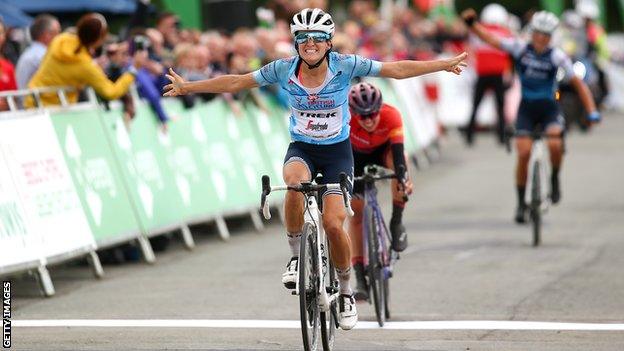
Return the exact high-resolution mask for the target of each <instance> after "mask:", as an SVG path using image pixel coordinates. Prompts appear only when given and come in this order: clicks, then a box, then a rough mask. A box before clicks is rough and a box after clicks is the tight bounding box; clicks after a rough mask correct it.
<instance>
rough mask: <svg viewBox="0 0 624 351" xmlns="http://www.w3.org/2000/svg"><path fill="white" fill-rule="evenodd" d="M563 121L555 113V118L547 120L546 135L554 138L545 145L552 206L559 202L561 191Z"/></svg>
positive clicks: (549, 139)
mask: <svg viewBox="0 0 624 351" xmlns="http://www.w3.org/2000/svg"><path fill="white" fill-rule="evenodd" d="M564 123H565V122H564V120H563V117H562V116H561V115H559V114H558V113H557V115H556V116H555V117H549V118H547V120H546V122H545V125H546V128H545V129H546V134H547V135H548V136H552V137H555V138H548V140H547V145H548V150H549V153H550V163H551V166H552V173H551V175H550V198H551V200H552V202H553V203H554V204H556V203H558V202H559V201H560V200H561V190H560V188H559V171H560V170H561V163H562V161H563V130H564Z"/></svg>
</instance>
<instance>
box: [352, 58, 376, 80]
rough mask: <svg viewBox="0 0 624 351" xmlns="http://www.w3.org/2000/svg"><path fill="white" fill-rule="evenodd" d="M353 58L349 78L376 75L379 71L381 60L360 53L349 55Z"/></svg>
mask: <svg viewBox="0 0 624 351" xmlns="http://www.w3.org/2000/svg"><path fill="white" fill-rule="evenodd" d="M350 56H351V58H352V59H353V69H352V73H351V78H355V77H376V76H378V75H379V71H381V62H379V61H375V60H371V59H369V58H366V57H362V56H360V55H350Z"/></svg>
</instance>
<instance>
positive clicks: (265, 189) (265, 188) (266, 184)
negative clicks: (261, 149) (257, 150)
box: [260, 175, 271, 219]
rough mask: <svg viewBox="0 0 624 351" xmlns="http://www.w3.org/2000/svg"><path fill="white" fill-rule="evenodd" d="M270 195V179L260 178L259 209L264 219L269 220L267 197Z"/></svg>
mask: <svg viewBox="0 0 624 351" xmlns="http://www.w3.org/2000/svg"><path fill="white" fill-rule="evenodd" d="M270 193H271V179H270V178H269V176H268V175H263V176H262V197H261V200H260V208H262V215H263V216H264V218H265V219H271V209H270V207H269V201H268V197H269V194H270Z"/></svg>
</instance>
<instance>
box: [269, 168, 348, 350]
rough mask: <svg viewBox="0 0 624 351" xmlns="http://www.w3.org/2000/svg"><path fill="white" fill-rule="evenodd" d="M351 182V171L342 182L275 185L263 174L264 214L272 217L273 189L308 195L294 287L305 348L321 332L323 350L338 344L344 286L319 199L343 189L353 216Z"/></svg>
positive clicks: (313, 347) (309, 347)
mask: <svg viewBox="0 0 624 351" xmlns="http://www.w3.org/2000/svg"><path fill="white" fill-rule="evenodd" d="M317 179H318V178H317ZM347 182H348V178H347V175H346V174H344V173H341V174H340V183H333V184H318V181H315V182H303V183H301V184H298V185H293V186H290V185H278V186H271V181H270V178H269V176H267V175H263V176H262V197H261V200H260V207H261V208H262V214H263V215H264V218H266V219H270V218H271V213H270V210H269V202H268V200H267V197H268V196H269V194H270V193H271V192H273V191H283V190H292V191H297V192H300V193H302V194H303V195H304V199H305V209H304V224H303V230H302V233H301V247H300V250H299V261H298V262H299V263H298V267H297V279H296V283H295V290H294V291H293V295H299V314H300V317H301V334H302V337H303V348H304V350H305V351H315V350H317V348H318V341H319V336H320V337H321V341H322V345H323V350H325V351H330V350H331V349H332V347H333V345H334V339H335V335H336V329H337V328H338V309H337V302H338V296H339V294H340V290H339V286H338V276H337V275H336V270H335V268H334V264H333V263H332V260H331V256H330V250H329V242H328V240H327V236H326V235H325V231H324V230H323V225H322V219H321V211H322V202H320V201H318V200H317V199H321V198H320V197H319V194H320V192H322V191H325V190H335V189H337V190H340V191H342V196H343V200H344V205H345V208H346V210H347V213H348V214H349V215H350V216H353V210H351V203H350V199H349V194H348V190H347V189H348V188H347Z"/></svg>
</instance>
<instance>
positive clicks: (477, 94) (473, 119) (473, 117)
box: [466, 76, 487, 145]
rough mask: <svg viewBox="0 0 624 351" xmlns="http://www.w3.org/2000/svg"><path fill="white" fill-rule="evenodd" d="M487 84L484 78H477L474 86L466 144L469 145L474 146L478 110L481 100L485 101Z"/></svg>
mask: <svg viewBox="0 0 624 351" xmlns="http://www.w3.org/2000/svg"><path fill="white" fill-rule="evenodd" d="M486 88H487V86H486V82H485V80H484V79H483V77H482V76H479V77H477V81H476V83H475V86H474V96H473V99H472V113H471V114H470V122H468V125H467V126H466V143H468V145H472V143H473V138H474V132H475V126H476V124H477V110H478V109H479V105H480V104H481V100H482V99H483V95H484V94H485V90H486Z"/></svg>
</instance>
